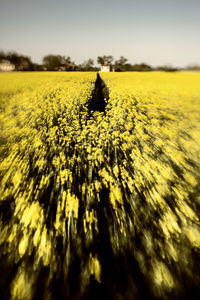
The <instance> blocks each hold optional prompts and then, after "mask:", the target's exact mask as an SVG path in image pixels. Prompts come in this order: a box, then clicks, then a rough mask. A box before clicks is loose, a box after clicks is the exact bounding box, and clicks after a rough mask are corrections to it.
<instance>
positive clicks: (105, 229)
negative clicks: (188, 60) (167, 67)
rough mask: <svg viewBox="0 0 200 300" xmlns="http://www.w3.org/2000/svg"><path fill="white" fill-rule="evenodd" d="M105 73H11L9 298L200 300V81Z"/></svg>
mask: <svg viewBox="0 0 200 300" xmlns="http://www.w3.org/2000/svg"><path fill="white" fill-rule="evenodd" d="M100 76H101V78H102V80H103V81H104V83H103V82H102V85H101V87H100V86H99V87H98V89H101V94H102V95H103V98H105V102H104V103H105V110H104V109H103V110H102V111H98V104H97V102H98V101H99V102H98V103H100V102H101V101H104V99H103V98H102V99H97V98H98V96H95V97H96V98H95V97H94V94H95V93H96V95H97V94H98V93H97V85H95V81H96V73H92V72H91V73H87V72H82V73H81V72H80V73H78V72H77V73H76V72H58V73H56V72H51V73H48V72H43V73H42V72H41V73H37V72H34V73H31V72H30V73H28V72H27V73H7V74H3V73H1V74H0V291H1V296H0V298H1V299H23V300H29V299H45V300H46V299H70V300H71V299H89V298H91V299H117V300H118V299H119V300H121V299H122V300H123V299H157V298H158V299H184V298H186V299H198V297H199V298H200V73H195V72H194V73H192V72H191V73H189V72H187V73H186V72H185V73H184V72H177V73H159V72H151V73H137V72H134V73H100ZM98 92H99V91H98ZM108 95H109V97H108ZM91 103H92V104H91ZM95 107H96V108H95ZM195 297H196V298H195Z"/></svg>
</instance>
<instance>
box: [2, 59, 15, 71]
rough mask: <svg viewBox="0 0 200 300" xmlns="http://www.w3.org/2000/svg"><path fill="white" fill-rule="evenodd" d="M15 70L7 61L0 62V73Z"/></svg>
mask: <svg viewBox="0 0 200 300" xmlns="http://www.w3.org/2000/svg"><path fill="white" fill-rule="evenodd" d="M14 69H15V65H14V64H12V63H11V62H10V61H9V60H7V59H3V60H1V61H0V72H12V71H14Z"/></svg>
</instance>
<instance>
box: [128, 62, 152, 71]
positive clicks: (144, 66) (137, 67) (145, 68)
mask: <svg viewBox="0 0 200 300" xmlns="http://www.w3.org/2000/svg"><path fill="white" fill-rule="evenodd" d="M152 70H153V69H152V67H151V66H149V65H147V64H145V63H141V64H135V65H133V66H132V71H137V72H148V71H152Z"/></svg>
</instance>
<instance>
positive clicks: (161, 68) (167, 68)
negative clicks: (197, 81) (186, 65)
mask: <svg viewBox="0 0 200 300" xmlns="http://www.w3.org/2000/svg"><path fill="white" fill-rule="evenodd" d="M156 70H157V71H164V72H176V71H178V68H176V67H172V66H170V65H164V66H159V67H157V68H156Z"/></svg>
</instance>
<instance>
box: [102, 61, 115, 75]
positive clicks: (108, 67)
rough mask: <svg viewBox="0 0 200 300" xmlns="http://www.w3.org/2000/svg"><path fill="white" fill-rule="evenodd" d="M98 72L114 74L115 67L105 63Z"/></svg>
mask: <svg viewBox="0 0 200 300" xmlns="http://www.w3.org/2000/svg"><path fill="white" fill-rule="evenodd" d="M100 72H115V67H114V66H113V65H110V64H109V63H108V62H107V61H106V62H105V63H104V64H103V65H101V66H100Z"/></svg>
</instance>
